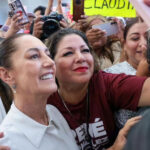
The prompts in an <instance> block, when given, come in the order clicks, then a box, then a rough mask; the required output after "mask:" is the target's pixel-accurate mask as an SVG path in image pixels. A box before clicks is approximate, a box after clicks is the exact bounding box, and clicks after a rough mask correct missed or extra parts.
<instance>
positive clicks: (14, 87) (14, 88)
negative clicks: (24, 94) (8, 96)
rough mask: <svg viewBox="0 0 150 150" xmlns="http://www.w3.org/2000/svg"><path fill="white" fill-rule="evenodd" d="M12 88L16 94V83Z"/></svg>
mask: <svg viewBox="0 0 150 150" xmlns="http://www.w3.org/2000/svg"><path fill="white" fill-rule="evenodd" d="M12 89H13V93H14V94H15V93H16V85H15V84H13V85H12Z"/></svg>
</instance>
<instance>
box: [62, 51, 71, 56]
mask: <svg viewBox="0 0 150 150" xmlns="http://www.w3.org/2000/svg"><path fill="white" fill-rule="evenodd" d="M72 54H73V52H71V51H69V52H66V53H64V54H63V56H70V55H72Z"/></svg>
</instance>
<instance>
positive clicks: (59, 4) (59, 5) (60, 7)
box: [56, 0, 63, 14]
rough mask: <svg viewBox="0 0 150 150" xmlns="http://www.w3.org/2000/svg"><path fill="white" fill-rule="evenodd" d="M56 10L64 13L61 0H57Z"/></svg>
mask: <svg viewBox="0 0 150 150" xmlns="http://www.w3.org/2000/svg"><path fill="white" fill-rule="evenodd" d="M56 11H57V12H58V13H59V14H63V10H62V4H61V0H57V8H56Z"/></svg>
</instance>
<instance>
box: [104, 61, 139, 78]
mask: <svg viewBox="0 0 150 150" xmlns="http://www.w3.org/2000/svg"><path fill="white" fill-rule="evenodd" d="M104 71H105V72H108V73H116V74H120V73H125V74H131V75H135V73H136V70H135V69H134V68H133V67H132V66H131V65H130V64H128V62H126V61H124V62H121V63H118V64H115V65H113V66H111V67H109V68H106V69H104Z"/></svg>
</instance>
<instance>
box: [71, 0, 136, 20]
mask: <svg viewBox="0 0 150 150" xmlns="http://www.w3.org/2000/svg"><path fill="white" fill-rule="evenodd" d="M72 2H73V1H72ZM72 4H73V3H72ZM72 8H73V7H71V13H72V12H73V10H72ZM84 12H85V14H86V15H88V16H91V15H98V14H100V15H103V16H109V17H136V11H135V9H134V7H133V6H132V4H131V3H130V2H129V0H84Z"/></svg>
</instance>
